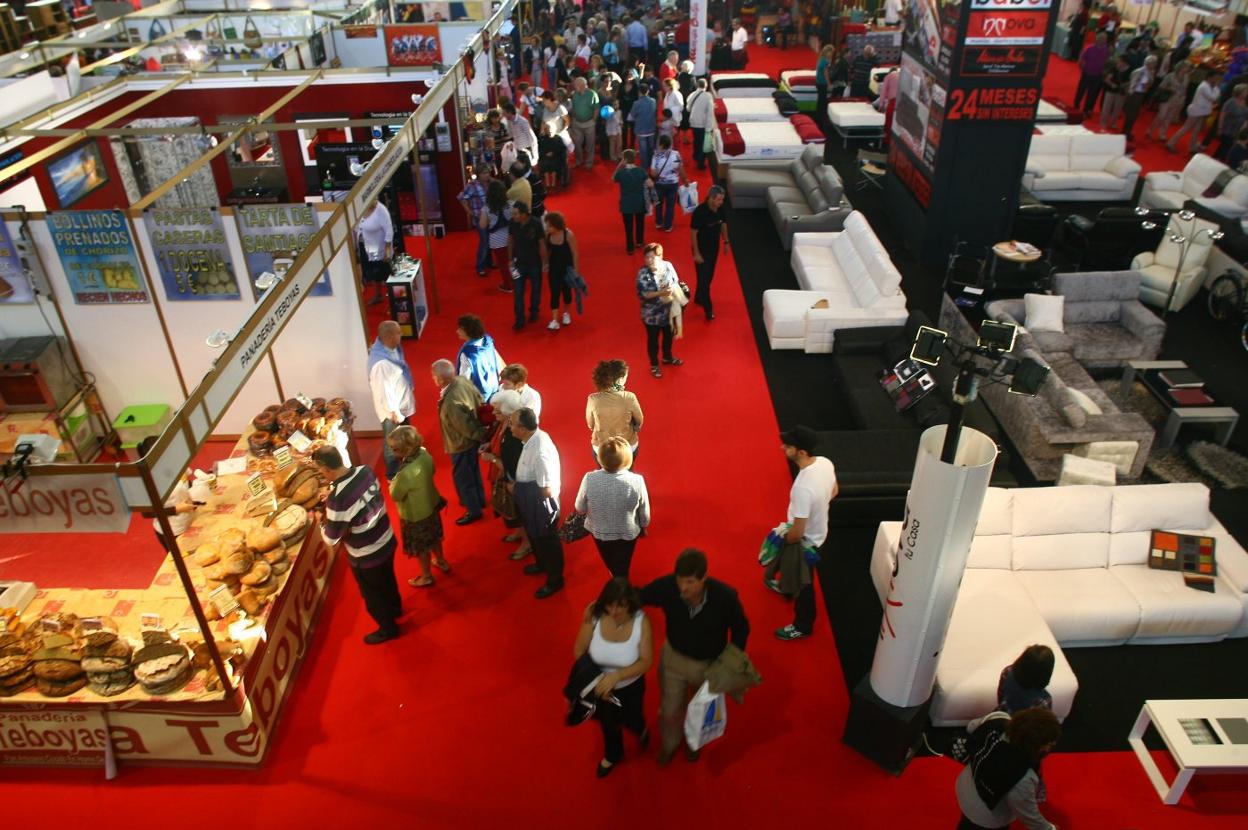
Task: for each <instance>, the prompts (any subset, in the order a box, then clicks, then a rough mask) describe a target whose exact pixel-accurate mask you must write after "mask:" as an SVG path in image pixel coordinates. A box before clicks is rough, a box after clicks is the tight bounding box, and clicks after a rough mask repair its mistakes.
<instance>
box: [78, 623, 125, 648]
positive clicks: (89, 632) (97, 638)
mask: <svg viewBox="0 0 1248 830" xmlns="http://www.w3.org/2000/svg"><path fill="white" fill-rule="evenodd" d="M77 634H78V638H79V639H80V640H82V642H83V644H84V645H86V646H89V647H97V648H98V647H103V646H107V645H108V644H109V643H111V642H113V641H114V640H116V639H117V623H116V622H114V621H113V619H112V618H111V617H100V627H99V628H86V627H84V626H83V625H82V623H79V624H78V630H77Z"/></svg>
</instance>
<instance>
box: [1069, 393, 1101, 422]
mask: <svg viewBox="0 0 1248 830" xmlns="http://www.w3.org/2000/svg"><path fill="white" fill-rule="evenodd" d="M1066 388H1067V390H1069V392H1070V396H1071V397H1072V398H1074V399H1075V403H1077V404H1079V408H1080V409H1082V410H1083V411H1084V412H1086V413H1088V414H1089V415H1100V414H1102V413H1101V408H1100V407H1099V406H1097V404H1096V401H1094V400H1092V399H1091V398H1090V397H1088V394H1087V393H1086V392H1080V391H1079V390H1078V389H1075V388H1074V387H1071V386H1068V387H1066Z"/></svg>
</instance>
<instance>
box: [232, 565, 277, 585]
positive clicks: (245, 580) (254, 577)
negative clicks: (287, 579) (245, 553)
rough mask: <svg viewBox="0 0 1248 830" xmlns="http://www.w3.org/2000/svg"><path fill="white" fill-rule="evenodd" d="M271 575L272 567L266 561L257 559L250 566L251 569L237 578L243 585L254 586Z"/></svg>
mask: <svg viewBox="0 0 1248 830" xmlns="http://www.w3.org/2000/svg"><path fill="white" fill-rule="evenodd" d="M272 575H273V569H272V568H271V567H270V565H269V563H268V562H265V561H264V560H263V559H258V560H256V562H255V563H254V564H253V565H252V566H251V570H249V571H248V572H247V573H245V574H243V575H242V576H240V577H239V578H238V581H239V582H241V583H242V584H244V585H249V586H255V585H260V584H262V583H264V582H267V581H268V579H269V577H271V576H272Z"/></svg>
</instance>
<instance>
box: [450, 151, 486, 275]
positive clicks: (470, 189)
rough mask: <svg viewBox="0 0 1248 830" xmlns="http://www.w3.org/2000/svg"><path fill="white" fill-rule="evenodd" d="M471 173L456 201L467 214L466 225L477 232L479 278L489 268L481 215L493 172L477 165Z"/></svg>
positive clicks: (484, 229) (484, 166) (484, 230)
mask: <svg viewBox="0 0 1248 830" xmlns="http://www.w3.org/2000/svg"><path fill="white" fill-rule="evenodd" d="M472 172H473V177H472V179H471V180H470V181H469V182H468V183H467V184H466V185H464V189H463V190H461V191H460V192H459V196H458V199H459V203H460V204H461V205H463V206H464V211H465V212H467V214H468V223H469V224H470V225H471V226H472V227H473V229H474V230H476V232H477V276H478V277H480V276H484V275H485V269H486V268H488V267H490V231H489V229H488V228H483V227H481V214H482V212H483V211H484V210H485V193H486V190H487V189H488V188H489V186H490V175H491V173H492V172H493V171H492V170H490V168H489V166H488V165H484V164H478V165H477V166H476V167H474V168H473V169H472Z"/></svg>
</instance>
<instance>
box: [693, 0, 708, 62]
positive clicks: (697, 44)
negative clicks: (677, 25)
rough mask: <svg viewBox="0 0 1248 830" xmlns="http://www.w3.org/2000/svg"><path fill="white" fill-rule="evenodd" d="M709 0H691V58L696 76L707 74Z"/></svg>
mask: <svg viewBox="0 0 1248 830" xmlns="http://www.w3.org/2000/svg"><path fill="white" fill-rule="evenodd" d="M706 4H707V0H689V60H691V61H693V74H694V76H695V77H697V76H700V75H705V74H706Z"/></svg>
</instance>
